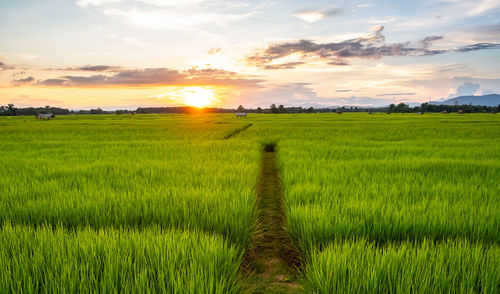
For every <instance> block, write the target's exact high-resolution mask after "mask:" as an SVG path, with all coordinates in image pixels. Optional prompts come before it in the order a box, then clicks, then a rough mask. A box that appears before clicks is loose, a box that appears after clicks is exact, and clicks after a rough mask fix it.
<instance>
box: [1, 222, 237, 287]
mask: <svg viewBox="0 0 500 294" xmlns="http://www.w3.org/2000/svg"><path fill="white" fill-rule="evenodd" d="M0 244H1V248H2V250H0V263H1V264H2V270H1V271H0V289H2V290H1V291H0V292H2V293H75V292H80V293H90V292H95V291H98V292H101V293H138V292H141V293H144V292H150V293H237V292H238V290H239V286H238V283H237V282H238V275H237V274H238V267H239V263H240V260H241V251H240V250H237V249H236V248H234V247H231V246H227V244H226V243H225V242H224V240H223V238H222V237H220V236H214V235H212V236H209V235H207V234H203V233H200V232H195V231H184V232H180V231H170V230H162V229H160V228H158V227H152V228H148V229H146V230H141V231H138V230H135V229H131V230H116V229H105V230H104V229H101V230H94V229H91V228H82V229H77V230H74V231H70V232H68V231H67V230H65V229H63V228H60V227H53V226H41V227H39V228H36V229H35V228H33V227H29V226H12V225H10V224H6V225H4V226H3V228H2V230H1V231H0Z"/></svg>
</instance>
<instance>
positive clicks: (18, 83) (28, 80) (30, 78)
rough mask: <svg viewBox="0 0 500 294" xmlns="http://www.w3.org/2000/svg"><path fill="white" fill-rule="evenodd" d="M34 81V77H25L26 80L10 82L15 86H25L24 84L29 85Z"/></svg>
mask: <svg viewBox="0 0 500 294" xmlns="http://www.w3.org/2000/svg"><path fill="white" fill-rule="evenodd" d="M34 81H35V78H34V77H31V76H29V77H27V78H24V79H17V80H12V82H13V83H14V84H15V85H25V84H31V83H33V82H34Z"/></svg>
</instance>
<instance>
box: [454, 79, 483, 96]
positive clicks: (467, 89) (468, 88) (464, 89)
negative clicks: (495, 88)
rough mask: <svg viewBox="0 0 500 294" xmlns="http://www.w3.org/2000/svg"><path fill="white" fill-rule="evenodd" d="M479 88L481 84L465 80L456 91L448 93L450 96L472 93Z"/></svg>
mask: <svg viewBox="0 0 500 294" xmlns="http://www.w3.org/2000/svg"><path fill="white" fill-rule="evenodd" d="M479 88H481V85H479V84H475V83H470V82H466V83H463V84H462V85H460V86H459V87H458V89H457V92H456V93H454V94H450V97H458V96H470V95H474V93H476V92H477V90H479Z"/></svg>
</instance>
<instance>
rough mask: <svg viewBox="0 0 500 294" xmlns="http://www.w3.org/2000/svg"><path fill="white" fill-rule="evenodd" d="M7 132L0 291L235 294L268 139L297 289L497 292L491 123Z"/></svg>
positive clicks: (117, 119)
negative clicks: (297, 264) (296, 264)
mask: <svg viewBox="0 0 500 294" xmlns="http://www.w3.org/2000/svg"><path fill="white" fill-rule="evenodd" d="M0 136H1V137H2V140H1V141H0V148H1V150H3V152H1V153H0V162H1V164H0V189H1V190H0V192H1V193H0V223H1V224H2V229H1V231H0V264H2V268H1V270H0V289H1V290H0V292H5V293H14V292H15V293H18V292H26V293H35V292H37V293H54V292H95V291H99V292H103V293H111V292H113V293H115V292H125V293H126V292H134V293H136V292H160V293H186V292H187V293H239V292H241V291H243V289H244V288H243V287H242V285H243V284H244V283H245V282H246V280H247V279H248V277H245V276H243V275H242V274H241V272H240V266H241V263H242V260H243V255H244V253H245V250H246V249H247V248H248V247H249V246H250V244H249V242H251V240H252V235H253V234H255V232H254V230H255V228H256V225H255V222H256V217H257V215H258V212H257V211H256V195H257V192H258V191H257V190H258V181H259V172H260V168H261V166H260V164H261V157H262V149H263V147H262V145H263V144H264V145H268V146H270V145H273V144H275V145H276V147H275V149H276V151H277V158H278V163H279V169H280V176H281V187H282V190H283V195H284V214H285V217H286V225H285V226H286V227H285V229H286V231H287V232H288V234H289V236H290V237H291V241H292V242H293V244H294V246H295V247H296V248H298V250H299V252H300V255H301V257H302V259H303V262H302V265H301V268H300V269H299V280H298V284H300V289H299V291H301V292H307V293H401V292H404V293H406V292H408V293H410V292H411V293H429V292H440V293H457V292H458V293H471V292H472V293H498V291H499V289H500V249H499V244H500V196H499V195H500V184H499V181H498V179H499V178H500V118H499V116H498V115H487V114H470V115H469V114H468V115H456V114H429V115H427V114H426V115H415V114H401V115H396V114H391V115H382V114H376V115H368V114H363V113H360V114H344V115H336V114H294V115H292V114H290V115H287V114H280V115H272V114H262V115H258V114H251V115H249V117H248V118H246V119H236V118H235V117H234V116H233V115H231V114H199V115H197V114H193V115H120V116H117V115H96V116H91V115H89V116H58V117H57V119H56V120H53V121H43V122H40V121H36V120H35V119H34V118H31V117H4V118H0ZM257 233H258V232H257Z"/></svg>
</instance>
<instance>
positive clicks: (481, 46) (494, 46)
mask: <svg viewBox="0 0 500 294" xmlns="http://www.w3.org/2000/svg"><path fill="white" fill-rule="evenodd" d="M499 48H500V44H497V43H477V44H472V45H467V46H464V47H460V48H458V49H457V50H455V51H457V52H469V51H476V50H483V49H499Z"/></svg>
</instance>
